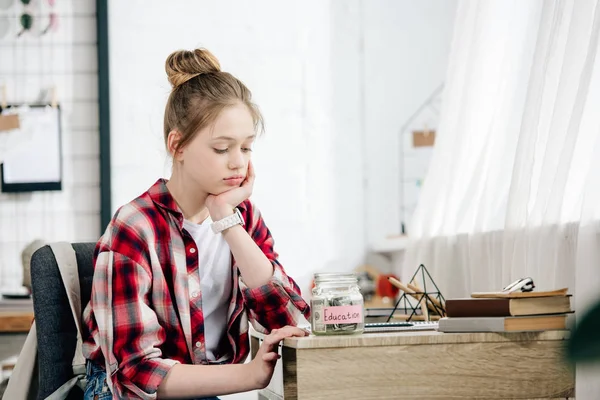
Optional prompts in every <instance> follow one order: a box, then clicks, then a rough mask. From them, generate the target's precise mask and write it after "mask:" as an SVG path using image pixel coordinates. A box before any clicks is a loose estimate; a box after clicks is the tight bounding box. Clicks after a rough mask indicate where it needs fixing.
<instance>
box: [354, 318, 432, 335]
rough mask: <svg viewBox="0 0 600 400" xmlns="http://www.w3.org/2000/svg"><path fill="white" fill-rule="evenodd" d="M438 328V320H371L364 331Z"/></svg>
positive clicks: (428, 329) (402, 330) (430, 329)
mask: <svg viewBox="0 0 600 400" xmlns="http://www.w3.org/2000/svg"><path fill="white" fill-rule="evenodd" d="M437 328H438V322H437V321H413V322H369V323H366V324H365V331H364V332H365V333H374V332H404V331H407V332H408V331H434V330H437Z"/></svg>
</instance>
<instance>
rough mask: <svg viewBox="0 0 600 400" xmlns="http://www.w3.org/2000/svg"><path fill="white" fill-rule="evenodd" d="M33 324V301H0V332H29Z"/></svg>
mask: <svg viewBox="0 0 600 400" xmlns="http://www.w3.org/2000/svg"><path fill="white" fill-rule="evenodd" d="M32 322H33V301H32V300H31V299H27V300H7V299H1V300H0V332H1V333H14V332H22V333H26V332H29V328H31V323H32Z"/></svg>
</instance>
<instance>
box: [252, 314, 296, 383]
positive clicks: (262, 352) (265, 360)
mask: <svg viewBox="0 0 600 400" xmlns="http://www.w3.org/2000/svg"><path fill="white" fill-rule="evenodd" d="M294 336H295V337H302V336H308V332H306V331H305V330H303V329H300V328H297V327H295V326H289V325H288V326H285V327H283V328H281V329H273V330H272V331H271V333H270V334H268V335H267V336H265V338H264V340H263V342H262V344H261V345H260V348H259V349H258V352H257V353H256V356H255V357H254V359H253V360H252V361H250V363H249V366H250V373H251V375H252V379H253V380H254V382H255V384H256V385H257V388H258V389H263V388H265V387H266V386H267V385H268V384H269V382H271V377H272V376H273V370H274V369H275V364H277V360H279V359H280V358H281V356H280V355H279V353H278V349H279V343H280V342H281V341H282V340H283V339H285V338H288V337H294Z"/></svg>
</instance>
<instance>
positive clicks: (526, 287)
mask: <svg viewBox="0 0 600 400" xmlns="http://www.w3.org/2000/svg"><path fill="white" fill-rule="evenodd" d="M533 288H535V285H534V284H533V279H531V278H521V279H517V280H516V281H514V282H513V283H511V284H510V285H508V286H506V287H505V288H503V289H502V291H503V292H507V293H512V292H516V291H517V290H520V291H521V292H531V291H533Z"/></svg>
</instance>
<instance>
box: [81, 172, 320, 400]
mask: <svg viewBox="0 0 600 400" xmlns="http://www.w3.org/2000/svg"><path fill="white" fill-rule="evenodd" d="M238 208H239V209H240V211H241V213H242V216H243V218H244V221H245V225H244V226H245V228H246V230H247V231H248V233H249V234H250V236H251V237H252V239H254V241H255V243H256V244H257V245H258V246H259V247H260V249H261V250H262V251H263V252H264V253H265V255H266V256H267V258H268V259H269V260H270V261H271V262H272V263H273V267H274V273H273V277H272V278H271V280H270V281H269V282H268V283H267V284H265V285H264V286H261V287H258V288H255V289H249V288H248V287H247V286H246V285H245V284H244V282H243V280H242V279H241V275H240V274H239V271H238V268H237V265H236V263H235V260H232V268H233V277H234V278H233V290H232V296H231V300H230V304H229V309H228V313H227V317H228V322H227V334H226V337H225V338H224V340H223V341H222V345H221V346H220V354H218V355H217V356H218V357H221V359H222V360H226V362H229V363H239V362H243V361H244V360H245V358H246V357H247V355H248V352H249V347H250V346H249V338H248V327H249V325H248V319H250V321H251V322H252V324H253V326H254V327H255V329H257V330H259V331H262V332H267V331H270V330H271V329H275V328H280V327H282V326H285V325H296V324H297V323H298V322H299V319H300V317H301V315H302V314H303V315H304V316H305V317H306V318H309V313H310V309H309V306H308V304H307V303H306V302H305V301H304V299H303V298H302V297H301V294H300V288H299V287H298V285H297V284H296V283H295V282H294V281H293V280H292V279H291V278H290V277H288V276H287V275H286V273H285V271H284V270H283V267H282V266H281V265H280V264H279V262H278V261H277V253H276V252H275V251H274V250H273V238H272V237H271V234H270V232H269V230H268V228H267V226H266V225H265V223H264V221H263V219H262V218H261V216H260V213H259V212H258V210H257V209H256V208H254V207H253V205H252V203H251V202H250V201H248V200H246V201H244V202H243V203H242V204H240V205H239V206H238ZM94 262H95V270H94V280H93V286H92V296H91V300H90V303H89V304H88V306H87V307H86V309H85V311H84V316H83V318H84V323H85V326H86V327H87V329H88V333H87V335H86V337H84V338H83V339H84V344H83V352H84V355H85V357H86V358H87V359H89V360H92V361H94V362H95V363H97V364H98V365H104V366H105V367H106V369H107V376H108V377H109V378H110V379H107V381H108V383H109V386H110V387H111V389H112V393H113V396H115V397H116V398H128V399H129V398H142V399H153V398H156V391H157V388H158V386H159V384H160V383H161V381H162V380H163V378H164V377H165V375H166V374H167V372H168V371H169V369H170V368H171V367H172V366H173V365H174V364H176V363H185V364H210V362H209V361H208V360H207V359H206V348H205V344H204V343H205V340H204V315H203V313H202V307H201V305H202V294H201V293H200V296H197V297H195V298H192V296H190V293H192V292H199V291H200V276H199V273H198V248H197V246H196V243H195V242H194V239H193V238H192V237H191V236H190V234H189V233H187V231H185V230H184V229H183V214H182V213H181V210H180V209H179V207H178V206H177V204H176V203H175V200H174V199H173V197H172V196H171V194H170V193H169V191H168V190H167V187H166V181H165V180H162V179H160V180H158V181H157V182H156V183H155V184H154V185H153V186H152V187H151V188H150V189H149V190H148V191H147V192H146V193H144V194H142V195H141V196H140V197H138V198H136V199H135V200H133V201H132V202H130V203H129V204H126V205H125V206H123V207H121V208H120V209H119V210H118V211H117V213H116V214H115V216H114V217H113V219H112V221H111V222H110V224H109V225H108V227H107V229H106V231H105V233H104V235H103V236H102V238H101V239H100V241H99V242H98V244H97V245H96V251H95V254H94Z"/></svg>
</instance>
